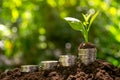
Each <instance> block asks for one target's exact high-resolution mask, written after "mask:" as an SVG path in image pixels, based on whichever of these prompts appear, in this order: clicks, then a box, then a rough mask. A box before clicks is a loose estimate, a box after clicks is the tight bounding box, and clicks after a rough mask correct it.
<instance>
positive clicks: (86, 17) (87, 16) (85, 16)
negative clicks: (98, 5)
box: [82, 13, 91, 22]
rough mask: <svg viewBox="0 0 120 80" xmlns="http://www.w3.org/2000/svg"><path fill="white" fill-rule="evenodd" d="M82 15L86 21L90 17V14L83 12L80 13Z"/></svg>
mask: <svg viewBox="0 0 120 80" xmlns="http://www.w3.org/2000/svg"><path fill="white" fill-rule="evenodd" d="M82 16H83V17H84V19H85V22H88V20H89V19H90V16H91V14H88V15H85V14H83V13H82Z"/></svg>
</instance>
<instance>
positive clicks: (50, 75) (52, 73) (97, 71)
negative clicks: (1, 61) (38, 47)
mask: <svg viewBox="0 0 120 80" xmlns="http://www.w3.org/2000/svg"><path fill="white" fill-rule="evenodd" d="M0 80H120V69H119V68H117V67H115V66H113V65H111V64H110V63H108V62H106V61H103V60H96V61H95V62H93V63H91V64H89V65H88V66H85V65H84V64H81V63H76V65H74V66H70V67H62V66H60V65H58V66H56V67H55V68H54V69H52V70H45V71H44V70H39V71H37V72H29V73H23V72H20V68H16V69H14V70H12V71H7V72H2V73H0Z"/></svg>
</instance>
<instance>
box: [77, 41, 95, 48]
mask: <svg viewBox="0 0 120 80" xmlns="http://www.w3.org/2000/svg"><path fill="white" fill-rule="evenodd" d="M78 48H79V49H89V48H96V46H95V45H94V44H92V43H90V42H87V43H85V42H83V43H81V44H80V45H79V47H78Z"/></svg>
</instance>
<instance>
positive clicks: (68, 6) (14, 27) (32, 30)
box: [0, 0, 120, 70]
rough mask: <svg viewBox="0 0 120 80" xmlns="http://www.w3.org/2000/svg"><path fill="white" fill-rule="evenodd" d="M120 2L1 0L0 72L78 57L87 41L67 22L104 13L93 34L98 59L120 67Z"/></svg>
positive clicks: (97, 0) (94, 26) (119, 0)
mask: <svg viewBox="0 0 120 80" xmlns="http://www.w3.org/2000/svg"><path fill="white" fill-rule="evenodd" d="M119 4H120V0H0V70H4V69H7V68H10V67H16V66H19V65H22V64H40V61H42V60H54V59H55V60H58V58H59V55H61V54H74V55H77V53H78V51H77V47H78V46H79V44H80V43H81V42H83V41H84V38H83V36H82V34H81V32H78V31H74V30H73V29H72V28H71V27H70V26H69V24H68V23H67V22H66V21H65V20H64V19H63V18H65V17H68V16H69V17H75V18H78V19H80V20H83V17H82V15H81V13H84V14H85V13H87V11H88V10H89V9H95V11H98V10H99V11H100V13H99V15H98V16H97V18H96V19H95V21H94V22H93V24H92V26H91V29H90V32H89V42H92V43H94V44H95V45H96V47H97V58H98V59H104V60H107V61H109V62H111V63H112V64H113V65H115V66H118V67H120V5H119Z"/></svg>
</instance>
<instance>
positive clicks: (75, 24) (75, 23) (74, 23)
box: [64, 9, 99, 42]
mask: <svg viewBox="0 0 120 80" xmlns="http://www.w3.org/2000/svg"><path fill="white" fill-rule="evenodd" d="M98 13H99V11H97V12H96V13H95V11H94V10H93V9H92V10H90V11H89V13H88V14H82V16H83V18H84V21H83V22H81V21H80V20H79V19H76V18H72V17H66V18H64V19H65V20H66V21H67V22H68V23H69V24H70V26H71V27H72V28H73V29H74V30H77V31H81V32H82V34H83V36H84V38H85V42H88V32H89V30H90V27H91V24H92V23H93V21H94V20H95V18H96V16H97V15H98Z"/></svg>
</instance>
